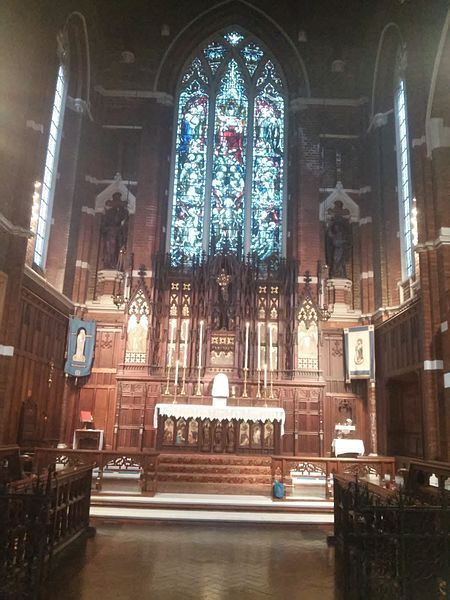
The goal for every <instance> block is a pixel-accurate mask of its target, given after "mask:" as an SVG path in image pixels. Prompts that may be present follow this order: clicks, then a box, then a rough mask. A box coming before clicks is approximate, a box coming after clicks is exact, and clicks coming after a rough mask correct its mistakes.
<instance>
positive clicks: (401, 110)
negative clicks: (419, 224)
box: [395, 78, 414, 278]
mask: <svg viewBox="0 0 450 600" xmlns="http://www.w3.org/2000/svg"><path fill="white" fill-rule="evenodd" d="M395 125H396V140H397V173H398V185H397V187H398V199H399V209H400V215H399V216H400V239H401V250H402V265H403V277H404V278H409V277H412V276H413V275H414V260H413V232H412V193H411V172H410V171H411V167H410V161H409V135H408V116H407V104H406V90H405V81H404V79H403V78H399V79H398V81H397V86H396V89H395Z"/></svg>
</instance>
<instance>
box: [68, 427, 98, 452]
mask: <svg viewBox="0 0 450 600" xmlns="http://www.w3.org/2000/svg"><path fill="white" fill-rule="evenodd" d="M103 433H104V432H103V429H75V431H74V432H73V449H74V450H102V449H103Z"/></svg>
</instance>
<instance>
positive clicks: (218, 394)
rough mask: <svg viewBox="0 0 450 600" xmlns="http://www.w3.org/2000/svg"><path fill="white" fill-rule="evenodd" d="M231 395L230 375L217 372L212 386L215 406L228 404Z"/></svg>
mask: <svg viewBox="0 0 450 600" xmlns="http://www.w3.org/2000/svg"><path fill="white" fill-rule="evenodd" d="M229 395H230V390H229V385H228V377H227V376H226V375H225V373H217V375H216V376H215V377H214V381H213V386H212V397H213V406H226V405H227V399H228V396H229Z"/></svg>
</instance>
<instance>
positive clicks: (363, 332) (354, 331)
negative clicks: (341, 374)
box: [344, 325, 375, 383]
mask: <svg viewBox="0 0 450 600" xmlns="http://www.w3.org/2000/svg"><path fill="white" fill-rule="evenodd" d="M344 342H345V365H346V377H345V380H346V382H347V383H349V382H350V380H351V379H370V380H371V381H374V380H375V333H374V328H373V325H362V326H360V327H349V328H348V329H344Z"/></svg>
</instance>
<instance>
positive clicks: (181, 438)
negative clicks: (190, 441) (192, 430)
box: [175, 419, 186, 444]
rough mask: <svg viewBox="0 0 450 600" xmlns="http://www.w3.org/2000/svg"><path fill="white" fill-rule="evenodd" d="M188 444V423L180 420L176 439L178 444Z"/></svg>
mask: <svg viewBox="0 0 450 600" xmlns="http://www.w3.org/2000/svg"><path fill="white" fill-rule="evenodd" d="M185 442H186V421H185V420H184V419H180V420H179V421H178V423H177V435H176V438H175V443H176V444H184V443H185Z"/></svg>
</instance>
